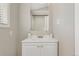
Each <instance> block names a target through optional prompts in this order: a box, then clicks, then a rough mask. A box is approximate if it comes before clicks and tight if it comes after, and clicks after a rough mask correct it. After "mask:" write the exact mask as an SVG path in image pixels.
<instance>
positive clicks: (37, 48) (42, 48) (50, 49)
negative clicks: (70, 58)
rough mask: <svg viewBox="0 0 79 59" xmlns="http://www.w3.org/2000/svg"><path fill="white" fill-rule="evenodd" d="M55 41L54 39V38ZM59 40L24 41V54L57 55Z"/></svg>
mask: <svg viewBox="0 0 79 59" xmlns="http://www.w3.org/2000/svg"><path fill="white" fill-rule="evenodd" d="M52 41H53V40H52ZM57 55H58V42H57V41H56V42H55V41H54V42H51V41H50V42H40V41H39V42H28V41H27V42H23V43H22V56H57Z"/></svg>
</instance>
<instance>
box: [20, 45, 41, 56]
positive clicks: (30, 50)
mask: <svg viewBox="0 0 79 59" xmlns="http://www.w3.org/2000/svg"><path fill="white" fill-rule="evenodd" d="M22 55H23V56H40V48H39V46H36V45H35V46H34V45H26V46H22Z"/></svg>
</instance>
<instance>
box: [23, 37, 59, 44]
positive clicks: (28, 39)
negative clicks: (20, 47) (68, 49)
mask: <svg viewBox="0 0 79 59" xmlns="http://www.w3.org/2000/svg"><path fill="white" fill-rule="evenodd" d="M22 42H24V43H25V42H29V43H31V42H47V43H48V42H55V43H56V42H58V40H56V39H55V38H27V39H25V40H22Z"/></svg>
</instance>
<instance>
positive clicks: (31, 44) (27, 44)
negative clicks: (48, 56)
mask: <svg viewBox="0 0 79 59" xmlns="http://www.w3.org/2000/svg"><path fill="white" fill-rule="evenodd" d="M36 45H50V46H51V45H53V46H57V43H23V44H22V46H36Z"/></svg>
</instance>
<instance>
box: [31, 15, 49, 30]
mask: <svg viewBox="0 0 79 59" xmlns="http://www.w3.org/2000/svg"><path fill="white" fill-rule="evenodd" d="M32 30H33V31H48V30H49V16H48V15H33V16H32Z"/></svg>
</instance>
